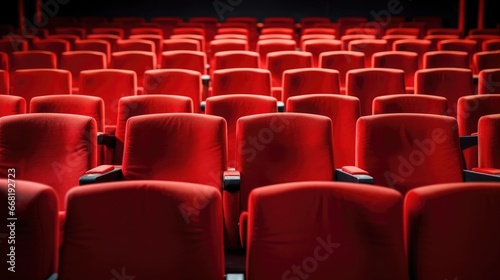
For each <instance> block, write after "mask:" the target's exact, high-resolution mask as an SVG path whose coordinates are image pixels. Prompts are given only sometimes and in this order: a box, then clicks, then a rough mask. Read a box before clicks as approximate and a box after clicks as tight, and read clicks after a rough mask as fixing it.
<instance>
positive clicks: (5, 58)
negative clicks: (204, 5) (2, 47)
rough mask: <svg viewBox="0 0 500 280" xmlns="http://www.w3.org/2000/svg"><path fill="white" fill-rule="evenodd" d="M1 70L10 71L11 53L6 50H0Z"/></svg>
mask: <svg viewBox="0 0 500 280" xmlns="http://www.w3.org/2000/svg"><path fill="white" fill-rule="evenodd" d="M0 70H5V71H9V55H8V54H7V53H6V52H0Z"/></svg>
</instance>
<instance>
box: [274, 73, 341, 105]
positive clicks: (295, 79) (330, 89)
mask: <svg viewBox="0 0 500 280" xmlns="http://www.w3.org/2000/svg"><path fill="white" fill-rule="evenodd" d="M316 93H328V94H340V77H339V71H337V70H332V69H321V68H299V69H291V70H286V71H285V72H283V95H282V98H281V100H283V102H286V100H287V99H288V98H289V97H292V96H296V95H304V94H316Z"/></svg>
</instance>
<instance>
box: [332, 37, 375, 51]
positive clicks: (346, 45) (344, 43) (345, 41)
mask: <svg viewBox="0 0 500 280" xmlns="http://www.w3.org/2000/svg"><path fill="white" fill-rule="evenodd" d="M340 35H341V34H339V36H340ZM374 39H375V35H367V34H351V35H344V36H342V37H340V40H341V41H342V49H343V50H345V51H347V50H349V43H350V42H352V41H355V40H374Z"/></svg>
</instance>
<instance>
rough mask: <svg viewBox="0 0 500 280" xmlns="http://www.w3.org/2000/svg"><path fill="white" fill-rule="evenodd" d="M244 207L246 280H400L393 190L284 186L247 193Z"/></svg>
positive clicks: (402, 270) (403, 270) (402, 260)
mask: <svg viewBox="0 0 500 280" xmlns="http://www.w3.org/2000/svg"><path fill="white" fill-rule="evenodd" d="M374 201H376V203H374ZM249 203H250V204H249V212H248V238H247V244H248V249H247V271H246V274H247V275H246V276H247V277H246V279H249V280H257V279H302V278H304V279H305V278H307V279H311V280H319V279H366V280H375V279H392V280H396V279H397V280H403V279H404V280H407V279H408V270H407V260H406V257H405V250H404V238H403V235H404V233H403V219H402V216H403V215H402V212H403V211H402V208H403V198H402V196H401V194H399V193H397V192H396V191H394V190H390V189H386V188H383V187H376V186H375V187H374V186H365V185H358V184H350V183H333V182H301V183H288V184H279V185H274V186H269V187H265V188H259V189H256V190H254V191H253V192H252V194H251V195H250V202H249ZM287 216H290V217H293V219H287V218H286V217H287ZM381 244H383V246H381ZM270 263H272V265H269V264H270Z"/></svg>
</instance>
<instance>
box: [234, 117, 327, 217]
mask: <svg viewBox="0 0 500 280" xmlns="http://www.w3.org/2000/svg"><path fill="white" fill-rule="evenodd" d="M236 134H237V135H236V170H238V171H240V173H241V184H240V203H241V207H240V209H241V210H246V209H247V202H248V196H249V194H250V192H251V191H252V190H253V189H256V188H258V187H262V186H267V185H272V184H277V183H286V182H297V181H312V180H321V181H331V180H333V171H334V168H333V145H332V121H331V120H330V119H329V118H327V117H324V116H318V115H312V114H299V113H287V114H282V113H274V114H260V115H254V116H247V117H242V118H240V119H239V120H238V122H237V125H236Z"/></svg>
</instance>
